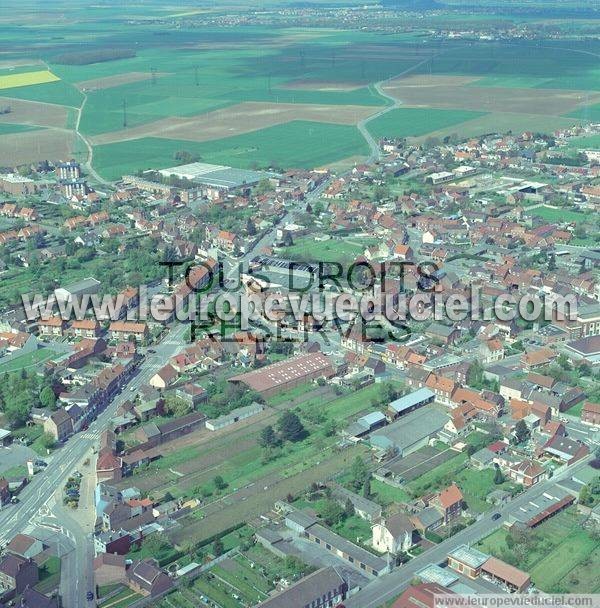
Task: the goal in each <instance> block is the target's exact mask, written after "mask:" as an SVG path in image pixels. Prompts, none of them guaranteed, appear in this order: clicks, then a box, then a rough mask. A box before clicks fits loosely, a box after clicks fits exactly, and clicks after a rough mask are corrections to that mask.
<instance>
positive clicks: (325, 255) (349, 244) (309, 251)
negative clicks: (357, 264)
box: [281, 237, 373, 264]
mask: <svg viewBox="0 0 600 608" xmlns="http://www.w3.org/2000/svg"><path fill="white" fill-rule="evenodd" d="M372 244H373V239H361V238H359V237H350V238H347V239H341V240H340V239H329V240H326V241H315V240H314V239H313V238H310V237H303V238H299V239H298V240H297V241H296V242H295V243H294V244H293V245H291V246H289V247H285V248H284V249H283V250H282V252H281V255H282V256H283V257H285V258H289V259H292V260H299V261H306V262H316V261H319V262H338V263H340V264H348V263H349V262H350V261H351V260H354V259H356V258H357V257H358V256H360V255H362V254H363V253H364V251H365V249H366V248H367V247H368V246H369V245H372Z"/></svg>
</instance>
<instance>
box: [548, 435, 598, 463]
mask: <svg viewBox="0 0 600 608" xmlns="http://www.w3.org/2000/svg"><path fill="white" fill-rule="evenodd" d="M543 452H544V453H545V454H546V455H548V456H550V457H551V458H556V459H558V460H560V461H562V462H564V463H566V464H572V463H574V462H576V461H577V460H581V459H582V458H585V456H587V455H588V454H589V453H590V449H589V448H588V447H587V445H585V444H584V443H581V441H578V440H577V439H571V438H569V437H562V436H560V435H555V436H554V437H552V438H551V439H550V440H549V441H548V442H547V443H546V445H545V446H544V448H543Z"/></svg>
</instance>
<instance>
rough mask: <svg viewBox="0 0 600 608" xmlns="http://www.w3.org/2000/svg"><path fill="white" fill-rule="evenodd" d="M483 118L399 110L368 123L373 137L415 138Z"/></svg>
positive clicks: (461, 112)
mask: <svg viewBox="0 0 600 608" xmlns="http://www.w3.org/2000/svg"><path fill="white" fill-rule="evenodd" d="M481 116H485V112H471V111H468V110H436V109H426V108H399V109H397V110H392V111H391V112H388V113H387V114H384V115H383V116H380V117H378V118H375V119H373V120H372V121H369V123H368V129H369V131H370V132H371V133H372V134H373V136H375V137H417V136H419V135H425V134H427V133H432V132H433V131H438V130H439V129H444V128H446V127H450V126H453V125H458V124H460V123H462V122H466V121H467V120H473V119H475V118H480V117H481Z"/></svg>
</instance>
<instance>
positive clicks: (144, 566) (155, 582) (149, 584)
mask: <svg viewBox="0 0 600 608" xmlns="http://www.w3.org/2000/svg"><path fill="white" fill-rule="evenodd" d="M126 577H127V579H126V582H127V585H128V586H129V587H130V589H131V590H132V591H135V592H136V593H140V594H141V595H143V596H145V597H148V596H150V597H156V596H157V595H160V594H161V593H164V592H165V591H168V590H169V589H171V588H172V587H173V580H172V579H171V578H170V577H169V575H168V574H167V573H166V572H165V571H164V570H162V569H161V568H159V566H158V563H157V562H156V561H155V560H153V559H146V560H142V561H139V562H134V563H133V564H132V565H131V567H130V568H129V569H128V570H127V575H126Z"/></svg>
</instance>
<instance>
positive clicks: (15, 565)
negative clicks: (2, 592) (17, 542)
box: [0, 553, 39, 593]
mask: <svg viewBox="0 0 600 608" xmlns="http://www.w3.org/2000/svg"><path fill="white" fill-rule="evenodd" d="M38 581H39V571H38V567H37V564H36V563H35V562H34V561H33V560H32V559H31V558H29V559H25V558H24V557H20V556H19V555H13V554H12V553H9V554H7V555H5V556H4V557H3V558H2V561H0V588H1V587H2V585H4V586H5V587H7V588H8V589H14V590H15V591H16V592H17V593H22V592H23V590H24V589H25V588H26V587H33V586H35V585H36V584H37V582H38Z"/></svg>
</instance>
